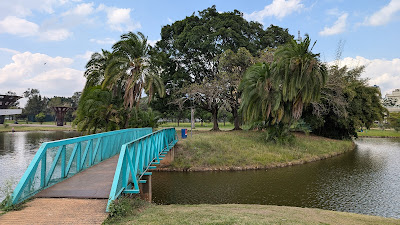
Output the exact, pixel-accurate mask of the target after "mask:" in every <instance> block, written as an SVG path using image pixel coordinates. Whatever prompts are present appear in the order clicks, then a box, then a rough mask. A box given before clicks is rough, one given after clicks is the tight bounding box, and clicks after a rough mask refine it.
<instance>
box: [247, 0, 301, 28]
mask: <svg viewBox="0 0 400 225" xmlns="http://www.w3.org/2000/svg"><path fill="white" fill-rule="evenodd" d="M303 8H304V5H303V4H301V0H273V1H272V3H271V4H270V5H266V6H265V7H264V9H263V10H261V11H255V12H252V13H251V14H244V17H245V18H246V19H247V20H255V21H258V22H260V23H262V22H263V20H264V18H266V17H270V16H274V17H276V18H278V19H282V18H284V17H285V16H287V15H289V14H292V13H294V12H299V11H301V10H302V9H303Z"/></svg>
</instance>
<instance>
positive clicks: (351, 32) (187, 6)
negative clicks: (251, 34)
mask: <svg viewBox="0 0 400 225" xmlns="http://www.w3.org/2000/svg"><path fill="white" fill-rule="evenodd" d="M212 5H216V7H217V10H218V11H221V12H223V11H233V10H234V9H238V10H239V11H241V12H243V14H244V17H245V18H246V19H248V20H255V21H259V22H260V23H262V24H263V25H264V26H265V27H268V26H269V25H270V24H274V25H278V26H281V27H283V28H289V32H290V33H291V34H293V35H295V36H296V37H297V32H298V31H300V32H301V35H304V34H305V33H308V34H309V35H310V37H311V39H312V40H316V41H317V44H316V46H315V48H314V52H319V53H321V59H322V61H324V62H327V63H332V62H333V61H334V60H335V52H336V49H337V47H338V43H339V42H342V43H344V45H343V52H342V55H341V61H340V65H348V66H350V67H352V66H357V65H366V71H365V73H364V74H363V77H368V78H370V84H371V85H374V84H375V85H379V86H380V87H381V89H382V94H386V93H390V92H391V91H392V90H393V89H395V88H400V59H399V53H400V44H398V43H399V41H398V39H399V37H400V31H399V29H398V28H399V27H400V26H399V25H400V0H380V1H376V0H365V1H362V0H352V1H344V0H257V1H241V0H231V1H222V0H214V1H212V0H205V1H187V0H186V1H183V0H179V1H178V0H176V1H174V0H171V1H161V0H158V1H156V0H152V1H136V0H130V1H128V0H126V1H110V0H109V1H105V0H103V1H86V0H13V1H1V2H0V93H4V92H7V91H9V90H11V91H15V92H17V94H22V93H23V91H24V90H26V89H27V88H38V89H39V90H40V91H41V93H42V94H43V95H46V96H49V97H51V96H54V95H58V96H71V95H72V94H73V92H75V91H80V90H81V89H82V88H83V86H84V82H85V79H84V77H83V71H84V65H85V64H86V62H87V60H88V58H89V57H90V55H91V54H92V53H93V52H96V51H100V50H101V49H102V48H103V49H110V48H111V46H112V44H113V43H114V42H115V41H117V40H118V39H119V37H120V35H121V34H123V33H124V32H128V31H134V32H136V31H140V32H143V33H144V34H145V35H146V36H148V39H149V43H150V44H153V43H155V42H156V41H157V40H159V39H160V31H161V28H162V26H164V25H167V24H171V23H173V22H174V21H176V20H181V19H184V18H185V17H186V16H190V15H191V14H192V13H193V12H197V11H199V10H203V9H205V8H207V7H210V6H212Z"/></svg>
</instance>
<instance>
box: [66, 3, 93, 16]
mask: <svg viewBox="0 0 400 225" xmlns="http://www.w3.org/2000/svg"><path fill="white" fill-rule="evenodd" d="M93 5H94V3H93V2H91V3H82V4H79V5H77V6H75V8H73V9H71V10H68V11H66V12H65V13H63V14H62V16H70V15H72V16H88V15H90V14H92V13H93V11H94V8H93Z"/></svg>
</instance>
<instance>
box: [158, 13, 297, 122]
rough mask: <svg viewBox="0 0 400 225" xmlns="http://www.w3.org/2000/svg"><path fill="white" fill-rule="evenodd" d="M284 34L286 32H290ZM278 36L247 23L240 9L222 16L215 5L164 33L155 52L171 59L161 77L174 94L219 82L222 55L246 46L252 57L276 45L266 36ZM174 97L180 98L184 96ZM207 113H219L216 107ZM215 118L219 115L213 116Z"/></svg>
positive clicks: (163, 31) (173, 25) (164, 28)
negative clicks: (185, 89) (193, 85)
mask: <svg viewBox="0 0 400 225" xmlns="http://www.w3.org/2000/svg"><path fill="white" fill-rule="evenodd" d="M284 32H286V33H287V30H283V33H284ZM276 33H277V32H272V33H270V34H267V32H266V31H265V30H263V26H262V25H261V24H260V23H258V22H252V21H251V22H248V21H246V20H245V19H244V18H243V14H242V13H241V12H239V11H237V10H234V11H233V12H223V13H220V12H218V11H217V10H216V7H215V6H212V7H210V8H207V9H205V10H203V11H200V12H199V13H198V14H195V13H194V14H193V15H191V16H189V17H186V18H185V19H184V20H180V21H176V22H174V23H173V24H171V25H167V26H164V27H163V28H162V30H161V40H160V41H159V42H158V43H157V46H156V49H157V50H158V51H159V52H161V53H162V54H163V57H165V58H167V59H168V60H167V61H165V62H166V64H164V65H161V66H163V67H164V68H165V69H164V70H163V71H164V73H163V75H162V76H163V77H166V78H164V79H163V80H164V81H165V82H169V83H171V81H172V84H171V87H172V88H171V90H172V91H180V88H178V90H174V88H175V89H176V87H182V86H184V85H188V84H191V83H196V84H197V85H201V84H202V83H204V82H218V80H217V81H212V80H213V79H215V78H216V77H217V76H218V73H219V59H218V58H219V57H218V56H220V54H221V53H223V52H224V51H226V50H229V49H230V50H232V51H233V52H237V51H238V49H239V48H240V47H244V48H246V49H247V50H248V51H249V52H250V53H251V54H252V55H257V52H258V51H259V50H260V49H264V48H266V47H274V46H276V43H275V41H274V43H272V42H270V40H271V39H270V38H268V37H267V35H270V36H272V35H275V34H276ZM286 37H291V36H290V35H289V34H287V35H285V38H283V39H286ZM272 39H274V38H272ZM203 86H204V85H203ZM205 86H207V85H205ZM167 90H168V88H167ZM167 92H168V91H167ZM175 96H177V97H178V98H181V97H184V96H185V93H182V94H181V96H179V95H175ZM222 100H224V99H220V101H222ZM207 110H208V111H209V112H212V113H218V110H216V109H215V107H209V108H208V109H207ZM213 118H218V116H217V115H213ZM216 124H217V125H218V123H216Z"/></svg>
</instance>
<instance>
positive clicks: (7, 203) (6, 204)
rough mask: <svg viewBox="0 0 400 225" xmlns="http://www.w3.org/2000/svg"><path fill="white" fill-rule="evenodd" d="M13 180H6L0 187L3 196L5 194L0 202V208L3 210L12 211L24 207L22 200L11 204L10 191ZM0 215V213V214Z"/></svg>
mask: <svg viewBox="0 0 400 225" xmlns="http://www.w3.org/2000/svg"><path fill="white" fill-rule="evenodd" d="M14 184H15V181H13V180H6V181H5V182H4V184H3V186H2V187H0V192H1V193H2V195H3V196H5V198H4V200H3V201H2V202H0V210H1V211H4V212H8V211H13V210H20V209H22V208H23V207H24V203H25V202H26V201H24V202H21V203H19V204H16V205H13V204H12V193H13V186H14ZM0 215H1V214H0Z"/></svg>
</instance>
